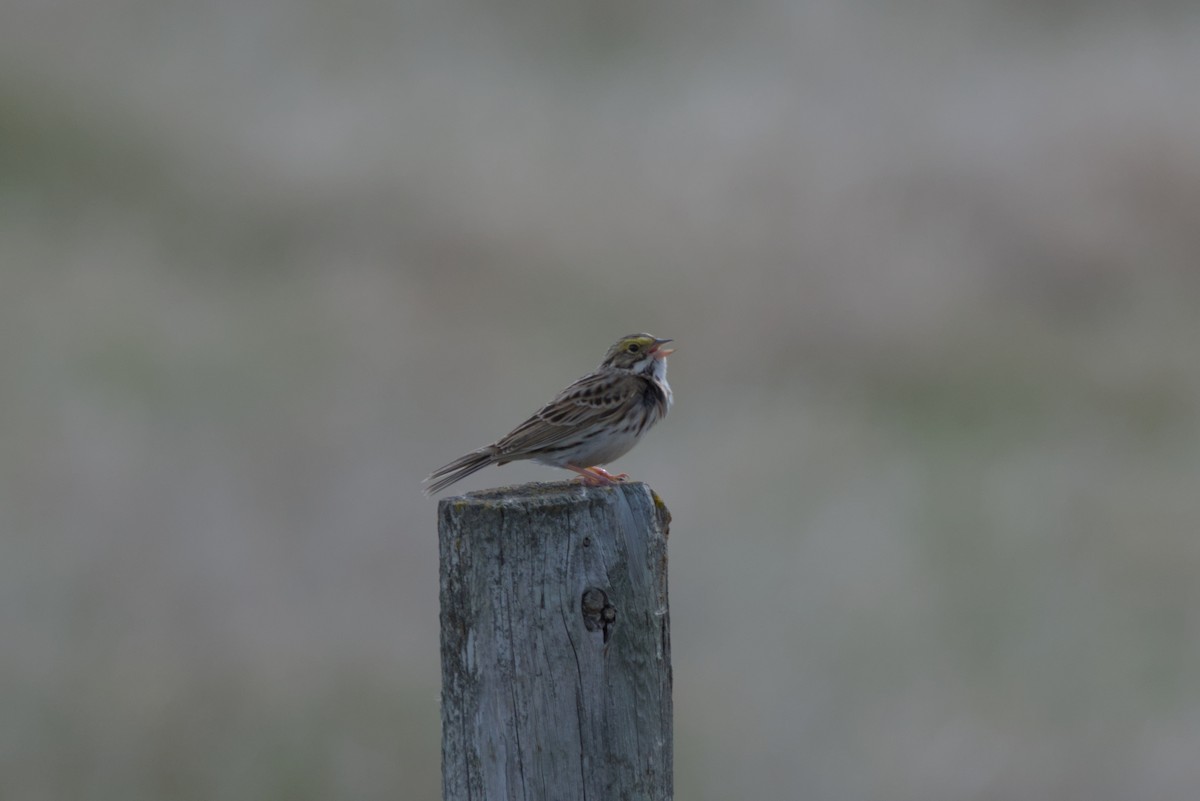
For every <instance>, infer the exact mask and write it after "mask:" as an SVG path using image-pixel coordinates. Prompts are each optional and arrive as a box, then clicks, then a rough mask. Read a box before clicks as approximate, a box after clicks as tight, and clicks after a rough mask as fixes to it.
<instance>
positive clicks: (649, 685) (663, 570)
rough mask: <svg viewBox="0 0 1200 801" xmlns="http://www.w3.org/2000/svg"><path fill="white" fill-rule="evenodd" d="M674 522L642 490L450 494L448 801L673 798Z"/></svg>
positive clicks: (445, 665) (444, 576) (445, 610)
mask: <svg viewBox="0 0 1200 801" xmlns="http://www.w3.org/2000/svg"><path fill="white" fill-rule="evenodd" d="M670 520H671V515H670V512H668V511H667V508H666V507H665V506H664V505H663V503H662V501H661V500H659V498H658V496H657V495H655V494H654V493H653V492H652V491H651V490H650V488H649V487H647V486H646V485H645V484H641V483H628V484H621V485H617V486H613V487H593V488H586V487H583V486H581V485H580V484H578V483H573V482H562V483H555V484H526V485H523V486H520V487H507V488H503V489H498V490H489V491H487V492H476V493H471V494H469V495H465V496H459V497H452V498H446V499H444V500H442V501H441V503H440V504H439V506H438V542H439V547H440V553H441V626H442V794H443V799H444V801H468V799H471V801H518V800H519V801H625V799H630V800H633V799H636V800H637V801H669V800H670V799H671V797H672V793H673V787H672V781H673V777H672V762H671V759H672V751H671V749H672V742H671V637H670V622H669V617H668V613H667V524H668V523H669V522H670Z"/></svg>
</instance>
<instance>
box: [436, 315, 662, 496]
mask: <svg viewBox="0 0 1200 801" xmlns="http://www.w3.org/2000/svg"><path fill="white" fill-rule="evenodd" d="M671 341H672V340H670V339H656V338H655V337H653V336H651V335H650V334H633V335H631V336H627V337H621V338H620V339H618V340H617V341H616V343H615V344H614V345H613V346H612V347H611V348H609V349H608V353H607V354H606V355H605V356H604V361H602V362H600V366H599V367H597V368H596V370H595V371H594V372H591V373H588V374H587V375H585V376H584V377H583V378H580V379H579V380H578V381H576V382H575V383H574V384H571V386H569V387H567V388H566V389H564V390H563V391H562V392H560V393H558V396H557V397H555V398H554V400H552V401H550V402H549V403H547V404H546V405H545V406H543V407H542V408H541V409H540V410H539V411H538V412H537V413H536V414H534V415H533V416H532V417H530V418H529V419H528V420H526V421H525V422H524V423H521V425H519V426H517V427H516V428H514V429H513V430H512V431H511V432H510V433H509V434H508V435H507V436H505V437H504V438H503V439H501V440H499V441H498V442H496V443H494V444H492V445H488V446H487V447H486V448H480V449H479V450H477V451H472V452H471V453H468V454H467V455H466V456H463V457H461V458H459V459H455V460H454V461H453V462H451V463H450V464H448V465H446V466H444V467H439V468H438V469H437V470H434V471H433V473H432V474H430V476H429V478H427V479H425V482H426V483H427V484H428V486H427V487H426V488H425V494H426V495H432V494H434V493H436V492H441V491H442V490H444V489H445V488H446V487H449V486H450V485H451V484H453V483H454V482H456V481H458V480H459V479H462V478H466V477H467V476H469V475H471V474H472V473H474V472H475V471H477V470H482V469H483V468H485V467H487V466H488V465H491V464H508V463H509V462H515V461H517V460H519V459H531V460H533V461H535V462H538V463H540V464H546V465H551V466H553V467H565V468H566V469H568V470H574V471H575V472H576V473H578V474H579V475H581V476H583V482H584V483H585V484H588V485H589V486H597V485H602V484H612V483H613V482H615V481H618V480H620V479H622V478H625V474H624V473H622V474H620V475H617V476H614V475H613V474H611V473H609V472H608V471H607V470H605V469H604V468H603V467H601V466H600V465H604V464H608V463H609V462H611V461H613V460H614V459H616V458H618V457H620V456H622V455H624V454H625V453H626V452H628V451H629V449H630V448H632V447H633V446H634V445H636V444H637V441H638V439H639V438H640V437H641V436H642V434H645V433H646V431H647V430H649V428H650V426H652V425H654V424H655V423H657V422H658V421H659V420H661V419H662V418H663V417H665V416H666V414H667V410H669V409H670V408H671V402H672V400H673V399H672V397H671V386H670V385H669V384H668V383H667V356H669V355H670V354H672V353H674V352H675V349H674V348H664V347H663V345H665V344H666V343H668V342H671Z"/></svg>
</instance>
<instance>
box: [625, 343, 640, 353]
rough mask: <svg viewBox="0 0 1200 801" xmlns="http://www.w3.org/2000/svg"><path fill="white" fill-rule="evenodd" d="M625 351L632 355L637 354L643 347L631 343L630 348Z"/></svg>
mask: <svg viewBox="0 0 1200 801" xmlns="http://www.w3.org/2000/svg"><path fill="white" fill-rule="evenodd" d="M625 350H627V351H629V352H630V353H637V352H638V351H639V350H641V346H640V345H638V344H637V343H636V342H634V343H631V344H630V346H629V347H628V348H626V349H625Z"/></svg>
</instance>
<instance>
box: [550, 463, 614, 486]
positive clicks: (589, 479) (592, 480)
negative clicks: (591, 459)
mask: <svg viewBox="0 0 1200 801" xmlns="http://www.w3.org/2000/svg"><path fill="white" fill-rule="evenodd" d="M563 467H565V468H567V469H568V470H573V471H575V472H576V473H578V474H579V475H581V476H583V483H584V484H586V485H587V486H589V487H604V486H608V485H609V484H615V483H616V480H617V478H616V476H613V475H611V474H609V473H608V472H607V471H605V470H601V469H600V468H599V467H576V466H575V465H573V464H566V465H563Z"/></svg>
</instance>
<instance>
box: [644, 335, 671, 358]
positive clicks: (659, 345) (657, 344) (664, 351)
mask: <svg viewBox="0 0 1200 801" xmlns="http://www.w3.org/2000/svg"><path fill="white" fill-rule="evenodd" d="M674 341H675V340H673V339H656V340H654V344H653V345H651V346H650V355H651V356H653V357H654V358H656V359H665V358H667V357H668V356H670V355H671V354H672V353H674V352H675V349H674V348H664V347H663V345H665V344H667V343H668V342H674Z"/></svg>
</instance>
